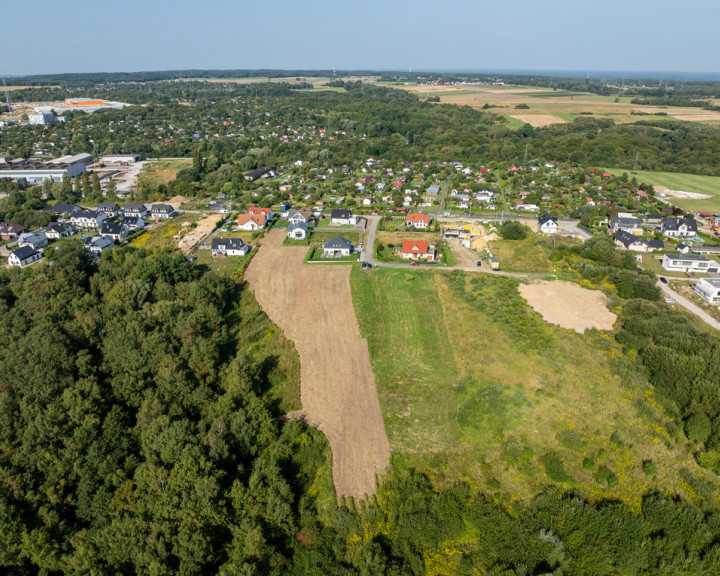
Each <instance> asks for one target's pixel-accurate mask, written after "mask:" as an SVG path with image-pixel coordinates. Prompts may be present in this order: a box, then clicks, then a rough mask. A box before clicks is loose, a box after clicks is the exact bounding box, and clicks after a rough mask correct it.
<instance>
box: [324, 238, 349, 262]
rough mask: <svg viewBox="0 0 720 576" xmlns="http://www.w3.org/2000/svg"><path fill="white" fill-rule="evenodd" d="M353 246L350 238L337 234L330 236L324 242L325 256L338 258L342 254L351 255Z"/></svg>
mask: <svg viewBox="0 0 720 576" xmlns="http://www.w3.org/2000/svg"><path fill="white" fill-rule="evenodd" d="M352 251H353V246H352V243H351V242H350V240H346V239H345V238H340V236H335V237H334V238H330V240H328V241H326V242H325V244H323V258H337V257H341V256H350V253H351V252H352Z"/></svg>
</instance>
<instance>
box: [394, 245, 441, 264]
mask: <svg viewBox="0 0 720 576" xmlns="http://www.w3.org/2000/svg"><path fill="white" fill-rule="evenodd" d="M400 256H402V257H403V258H405V259H406V260H428V261H431V262H432V261H433V260H435V247H434V246H430V244H429V243H428V242H427V240H403V243H402V249H401V251H400Z"/></svg>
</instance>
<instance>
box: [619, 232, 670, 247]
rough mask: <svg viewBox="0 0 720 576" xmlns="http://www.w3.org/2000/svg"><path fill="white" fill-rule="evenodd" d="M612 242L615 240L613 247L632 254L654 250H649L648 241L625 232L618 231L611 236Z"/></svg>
mask: <svg viewBox="0 0 720 576" xmlns="http://www.w3.org/2000/svg"><path fill="white" fill-rule="evenodd" d="M613 240H615V246H617V247H618V248H621V249H625V250H632V251H634V252H652V251H653V250H655V248H652V249H651V247H650V245H649V242H648V241H646V240H643V239H641V238H638V237H637V236H635V235H634V234H630V232H625V230H619V231H618V232H617V233H616V234H615V236H613ZM661 242H662V241H661Z"/></svg>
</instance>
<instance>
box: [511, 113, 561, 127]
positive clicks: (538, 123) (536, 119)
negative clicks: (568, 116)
mask: <svg viewBox="0 0 720 576" xmlns="http://www.w3.org/2000/svg"><path fill="white" fill-rule="evenodd" d="M510 118H515V120H520V122H526V123H527V124H530V126H535V128H542V127H543V126H550V124H564V123H565V120H563V119H562V118H558V117H557V116H550V115H549V114H511V115H510Z"/></svg>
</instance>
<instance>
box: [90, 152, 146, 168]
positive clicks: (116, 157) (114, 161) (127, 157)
mask: <svg viewBox="0 0 720 576" xmlns="http://www.w3.org/2000/svg"><path fill="white" fill-rule="evenodd" d="M100 162H101V163H103V164H111V165H115V166H127V165H128V164H135V162H140V154H109V155H106V156H103V157H102V158H100Z"/></svg>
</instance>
